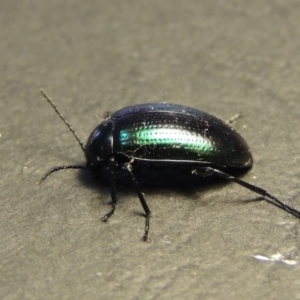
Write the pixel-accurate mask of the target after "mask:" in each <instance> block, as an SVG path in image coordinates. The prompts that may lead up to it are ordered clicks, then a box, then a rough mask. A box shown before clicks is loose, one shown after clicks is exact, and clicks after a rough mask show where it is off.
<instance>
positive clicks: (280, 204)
mask: <svg viewBox="0 0 300 300" xmlns="http://www.w3.org/2000/svg"><path fill="white" fill-rule="evenodd" d="M206 170H207V171H210V172H211V173H214V174H216V175H218V176H220V177H223V178H226V179H228V180H230V181H233V182H235V183H237V184H239V185H241V186H243V187H245V188H246V189H248V190H250V191H252V192H254V193H256V194H259V195H261V196H263V197H265V198H266V201H267V202H268V203H271V204H273V205H275V206H277V207H279V208H281V209H283V210H284V211H286V212H288V213H290V214H291V215H293V216H295V217H296V218H298V219H300V211H299V210H297V209H295V208H292V207H290V206H289V205H287V204H285V203H283V202H282V201H280V200H279V199H277V198H276V197H275V196H273V195H271V194H270V193H268V192H267V191H266V190H264V189H262V188H260V187H258V186H256V185H253V184H250V183H248V182H246V181H243V180H241V179H239V178H237V177H234V176H231V175H229V174H227V173H224V172H222V171H220V170H217V169H214V168H210V167H207V168H206Z"/></svg>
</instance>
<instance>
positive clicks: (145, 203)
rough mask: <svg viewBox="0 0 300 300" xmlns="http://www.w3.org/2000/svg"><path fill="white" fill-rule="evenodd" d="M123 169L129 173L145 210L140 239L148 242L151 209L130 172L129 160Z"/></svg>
mask: <svg viewBox="0 0 300 300" xmlns="http://www.w3.org/2000/svg"><path fill="white" fill-rule="evenodd" d="M124 169H125V170H126V171H127V172H128V173H129V174H130V175H131V179H132V181H133V184H134V185H135V188H136V191H137V194H138V197H139V199H140V202H141V204H142V206H143V209H144V211H145V214H146V222H145V233H144V236H143V237H142V241H145V242H149V241H150V239H149V237H148V235H149V229H150V217H151V210H150V208H149V207H148V204H147V202H146V199H145V197H144V194H143V193H142V191H141V189H140V186H139V184H138V182H137V181H136V179H135V176H134V174H133V172H132V165H131V164H130V162H129V163H126V164H124Z"/></svg>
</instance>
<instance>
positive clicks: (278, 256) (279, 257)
mask: <svg viewBox="0 0 300 300" xmlns="http://www.w3.org/2000/svg"><path fill="white" fill-rule="evenodd" d="M253 257H254V258H255V259H257V260H260V261H269V262H279V263H284V264H286V265H289V266H295V265H297V264H298V261H296V260H290V259H285V257H284V256H283V255H282V254H280V253H276V254H273V255H271V256H270V257H267V256H264V255H253Z"/></svg>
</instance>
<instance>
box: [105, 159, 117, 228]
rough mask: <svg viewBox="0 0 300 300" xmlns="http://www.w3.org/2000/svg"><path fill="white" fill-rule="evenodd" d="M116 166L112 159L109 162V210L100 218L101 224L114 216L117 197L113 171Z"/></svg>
mask: <svg viewBox="0 0 300 300" xmlns="http://www.w3.org/2000/svg"><path fill="white" fill-rule="evenodd" d="M116 166H117V163H116V162H115V159H114V158H113V157H111V158H110V160H109V174H110V185H111V210H110V212H109V213H107V214H106V215H105V216H104V217H102V218H101V220H102V221H103V222H107V221H108V219H109V218H110V217H111V216H112V215H113V214H114V212H115V209H116V205H117V197H116V182H115V172H114V169H115V167H116Z"/></svg>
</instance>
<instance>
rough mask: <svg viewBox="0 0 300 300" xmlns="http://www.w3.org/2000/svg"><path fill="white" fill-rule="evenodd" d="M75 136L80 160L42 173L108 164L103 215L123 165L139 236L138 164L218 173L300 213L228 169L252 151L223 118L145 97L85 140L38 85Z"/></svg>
mask: <svg viewBox="0 0 300 300" xmlns="http://www.w3.org/2000/svg"><path fill="white" fill-rule="evenodd" d="M41 93H42V95H43V96H44V98H45V99H46V100H47V102H48V103H49V104H50V105H51V106H52V107H53V109H54V110H55V112H56V113H57V114H58V116H59V117H60V118H61V119H62V121H63V122H64V123H65V124H66V126H67V127H68V128H69V130H70V131H71V132H72V134H73V135H74V137H75V138H76V140H77V141H78V143H79V145H80V147H81V149H82V151H83V152H84V154H85V157H86V164H85V165H63V166H57V167H54V168H52V169H50V170H49V171H48V172H47V173H46V174H45V175H44V176H43V177H42V178H41V181H40V183H41V182H42V181H44V180H45V179H46V178H47V177H48V176H49V175H50V174H52V173H54V172H56V171H59V170H62V169H89V170H91V171H92V172H93V171H99V170H100V169H101V168H102V167H106V168H108V169H109V174H110V182H111V210H110V211H109V212H108V213H107V214H106V215H104V217H103V218H102V221H104V222H107V221H108V220H109V218H110V217H111V216H112V215H113V214H114V212H115V208H116V204H117V197H116V185H115V170H116V169H123V170H125V171H126V172H127V173H128V174H129V175H130V177H131V179H132V182H133V184H134V186H135V189H136V192H137V195H138V198H139V200H140V203H141V205H142V207H143V209H144V212H145V217H146V221H145V229H144V235H143V237H142V241H149V229H150V217H151V210H150V208H149V206H148V204H147V202H146V200H145V196H144V194H143V193H142V191H141V189H140V187H139V184H138V182H137V180H136V178H135V175H134V170H135V168H136V167H137V166H138V167H141V168H143V167H145V166H148V167H161V168H165V167H171V168H175V169H178V170H189V171H190V172H191V173H192V174H200V175H204V176H208V175H213V174H215V175H217V176H218V177H221V178H225V179H227V180H229V181H232V182H235V183H237V184H239V185H241V186H243V187H245V188H246V189H248V190H251V191H253V192H254V193H256V194H259V195H261V196H263V197H264V198H265V200H266V201H267V202H268V203H271V204H273V205H275V206H277V207H279V208H281V209H283V210H285V211H286V212H288V213H290V214H292V215H294V216H295V217H297V218H299V219H300V211H298V210H296V209H294V208H292V207H290V206H288V205H287V204H285V203H284V202H282V201H280V200H279V199H277V198H276V197H275V196H273V195H272V194H270V193H268V192H267V191H266V190H264V189H262V188H260V187H258V186H255V185H253V184H250V183H248V182H246V181H243V180H241V179H239V178H237V177H236V176H233V175H231V174H230V173H229V172H230V171H231V170H249V169H250V168H251V167H252V164H253V158H252V154H251V152H250V150H249V147H248V145H247V143H246V141H245V140H244V139H243V138H242V137H241V135H240V134H239V133H238V132H237V131H235V130H234V129H233V128H232V127H231V126H230V125H229V124H228V123H225V122H224V121H222V120H220V119H218V118H216V117H215V116H213V115H211V114H208V113H205V112H202V111H200V110H197V109H194V108H190V107H187V106H182V105H176V104H169V103H148V104H140V105H134V106H129V107H125V108H123V109H120V110H118V111H116V112H115V113H113V114H112V115H111V116H108V117H107V118H106V119H105V120H104V121H103V122H101V123H100V124H99V125H98V126H97V127H96V128H95V129H94V130H93V131H92V133H91V134H90V136H89V138H88V140H87V143H86V145H84V144H83V142H82V141H81V140H80V139H79V137H78V136H77V134H76V132H75V131H74V130H73V128H72V127H71V126H70V124H69V123H68V121H67V120H66V119H65V118H64V117H63V115H62V114H61V113H60V112H59V110H58V109H57V107H56V105H55V104H54V103H53V101H52V100H51V99H50V98H49V97H48V96H47V95H46V93H45V92H44V91H43V90H41Z"/></svg>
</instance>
